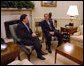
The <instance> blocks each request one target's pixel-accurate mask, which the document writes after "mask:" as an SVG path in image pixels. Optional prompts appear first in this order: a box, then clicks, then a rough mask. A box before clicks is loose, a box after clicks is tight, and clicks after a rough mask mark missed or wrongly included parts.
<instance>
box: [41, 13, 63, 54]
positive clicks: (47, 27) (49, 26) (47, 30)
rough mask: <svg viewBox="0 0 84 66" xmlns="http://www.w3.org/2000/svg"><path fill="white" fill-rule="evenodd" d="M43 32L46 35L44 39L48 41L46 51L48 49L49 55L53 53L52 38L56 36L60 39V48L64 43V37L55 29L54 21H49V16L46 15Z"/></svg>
mask: <svg viewBox="0 0 84 66" xmlns="http://www.w3.org/2000/svg"><path fill="white" fill-rule="evenodd" d="M41 27H42V31H43V33H44V37H45V39H46V49H48V52H49V53H52V51H51V38H52V36H56V37H57V39H58V46H59V45H60V44H61V43H62V35H61V33H60V32H59V31H58V30H56V29H55V27H54V25H53V22H52V20H49V15H48V14H47V13H46V14H44V20H43V21H42V22H41ZM58 46H57V47H58Z"/></svg>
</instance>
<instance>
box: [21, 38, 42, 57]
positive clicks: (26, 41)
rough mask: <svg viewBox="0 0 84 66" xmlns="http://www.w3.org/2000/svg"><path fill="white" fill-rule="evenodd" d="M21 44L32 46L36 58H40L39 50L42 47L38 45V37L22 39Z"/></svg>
mask: <svg viewBox="0 0 84 66" xmlns="http://www.w3.org/2000/svg"><path fill="white" fill-rule="evenodd" d="M21 42H22V44H24V45H28V46H34V49H35V50H36V53H37V56H41V51H42V50H41V48H42V45H41V43H40V40H39V38H38V37H32V39H30V40H29V39H23V40H22V41H21Z"/></svg>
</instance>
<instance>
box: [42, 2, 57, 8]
mask: <svg viewBox="0 0 84 66" xmlns="http://www.w3.org/2000/svg"><path fill="white" fill-rule="evenodd" d="M41 6H42V7H56V6H57V1H41Z"/></svg>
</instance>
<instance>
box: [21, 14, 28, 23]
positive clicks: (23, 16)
mask: <svg viewBox="0 0 84 66" xmlns="http://www.w3.org/2000/svg"><path fill="white" fill-rule="evenodd" d="M26 16H27V15H26V14H22V15H21V16H20V21H21V22H22V21H23V19H25V17H26Z"/></svg>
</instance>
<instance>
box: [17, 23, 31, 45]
mask: <svg viewBox="0 0 84 66" xmlns="http://www.w3.org/2000/svg"><path fill="white" fill-rule="evenodd" d="M29 30H30V31H28V30H27V28H26V26H25V25H24V24H23V23H22V22H20V23H19V24H18V26H17V28H16V35H17V37H18V38H20V39H21V42H22V43H25V44H26V43H30V40H31V39H32V30H31V28H29ZM31 42H32V41H31Z"/></svg>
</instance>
